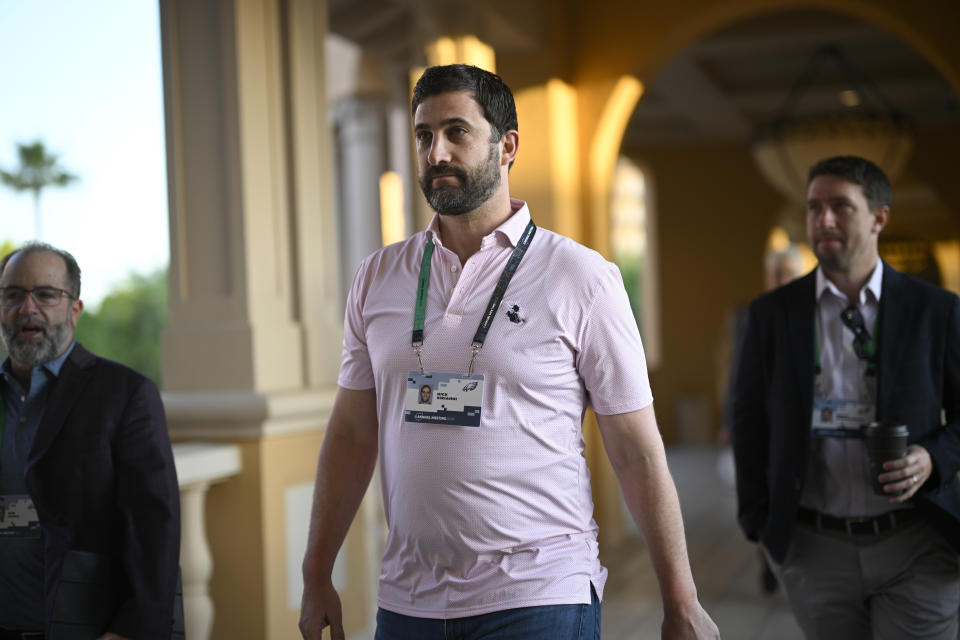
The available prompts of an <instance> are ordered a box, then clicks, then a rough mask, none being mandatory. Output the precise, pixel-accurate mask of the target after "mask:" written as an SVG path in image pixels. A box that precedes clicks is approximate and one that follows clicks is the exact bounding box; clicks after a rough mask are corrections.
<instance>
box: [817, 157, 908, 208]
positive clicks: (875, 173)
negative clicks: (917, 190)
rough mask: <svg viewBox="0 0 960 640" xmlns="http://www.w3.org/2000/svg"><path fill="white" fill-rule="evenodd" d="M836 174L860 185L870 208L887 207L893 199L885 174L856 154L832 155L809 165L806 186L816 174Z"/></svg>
mask: <svg viewBox="0 0 960 640" xmlns="http://www.w3.org/2000/svg"><path fill="white" fill-rule="evenodd" d="M824 175H826V176H837V177H840V178H843V179H844V180H849V181H850V182H853V183H855V184H858V185H860V188H862V189H863V195H864V196H865V197H866V198H867V204H869V205H870V208H871V209H879V208H880V207H889V206H890V204H891V202H892V201H893V189H892V188H891V187H890V180H889V179H888V178H887V174H885V173H884V172H883V170H882V169H881V168H880V167H878V166H877V165H875V164H873V163H872V162H870V161H869V160H866V159H864V158H859V157H857V156H834V157H832V158H827V159H825V160H821V161H820V162H818V163H817V164H815V165H813V166H812V167H810V175H809V176H808V178H807V186H808V187H809V186H810V183H811V182H813V179H814V178H816V177H817V176H824Z"/></svg>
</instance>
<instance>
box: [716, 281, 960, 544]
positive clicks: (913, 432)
mask: <svg viewBox="0 0 960 640" xmlns="http://www.w3.org/2000/svg"><path fill="white" fill-rule="evenodd" d="M881 286H882V288H881V294H880V310H879V325H878V328H877V332H878V334H879V341H878V345H877V346H878V354H877V358H878V368H877V420H878V421H880V422H887V423H893V424H906V425H907V426H908V427H909V429H910V438H909V441H910V443H916V444H919V445H921V446H923V447H924V448H926V449H927V451H929V452H930V456H931V458H932V459H933V474H932V475H931V477H930V479H929V480H928V481H927V482H926V483H925V484H924V485H923V486H922V487H921V488H920V490H919V491H918V492H917V494H916V496H915V497H914V499H913V503H914V504H915V505H916V507H917V508H919V509H920V510H921V511H922V512H923V513H924V514H925V515H926V516H927V518H928V519H929V520H930V521H931V522H932V523H933V524H934V525H935V526H936V527H937V529H938V530H940V531H941V533H943V534H944V536H945V537H946V538H947V540H949V541H951V542H952V543H953V544H954V545H955V546H958V548H960V481H958V480H957V470H958V469H960V299H958V298H957V296H955V295H954V294H952V293H949V292H947V291H945V290H943V289H940V288H939V287H934V286H932V285H929V284H926V283H924V282H922V281H920V280H917V279H916V278H912V277H910V276H906V275H904V274H901V273H899V272H897V271H895V270H894V269H892V268H891V267H890V266H889V265H887V264H886V263H884V265H883V284H882V285H881ZM815 288H816V275H815V272H814V273H810V274H808V275H807V276H805V277H803V278H801V279H799V280H796V281H794V282H792V283H790V284H788V285H785V286H783V287H780V288H779V289H776V290H774V291H771V292H770V293H767V294H764V295H762V296H760V297H759V298H757V299H755V300H754V301H753V302H752V303H751V304H750V308H749V312H748V319H747V330H746V337H745V339H744V344H743V347H742V350H741V352H740V358H739V363H738V366H737V375H736V380H735V383H734V393H733V445H734V454H735V456H736V462H737V498H738V503H739V504H738V516H739V520H740V526H741V527H742V528H743V530H744V532H745V533H746V535H747V537H748V538H750V539H751V540H758V539H759V540H762V541H763V542H764V544H766V546H767V548H768V549H769V550H770V554H771V555H772V556H773V558H774V559H775V560H777V561H782V560H783V558H784V556H785V555H786V552H787V547H788V545H789V542H790V532H791V530H792V528H793V525H794V523H795V521H796V517H797V508H798V506H799V500H800V494H801V492H802V491H803V487H804V482H805V480H806V478H805V475H806V468H807V455H808V451H809V444H810V423H811V417H812V412H813V367H814V365H813V360H814V358H813V341H814V336H813V330H814V309H815ZM941 410H943V411H944V412H945V416H946V424H945V425H944V424H941Z"/></svg>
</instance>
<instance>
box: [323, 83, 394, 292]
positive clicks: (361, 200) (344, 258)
mask: <svg viewBox="0 0 960 640" xmlns="http://www.w3.org/2000/svg"><path fill="white" fill-rule="evenodd" d="M332 115H333V122H334V127H335V129H336V132H337V143H336V155H337V158H338V160H339V162H338V178H339V183H340V184H339V192H338V193H339V205H340V206H339V220H340V246H341V253H340V260H341V262H340V268H341V273H342V277H343V278H345V282H346V283H347V284H346V287H349V283H350V281H351V280H352V279H353V274H354V272H355V271H356V270H357V266H358V265H359V264H360V261H361V260H363V259H364V258H365V257H367V256H368V255H370V254H371V253H373V252H374V251H376V250H377V249H379V248H380V246H381V244H382V239H381V231H380V175H381V174H382V173H383V172H384V171H386V169H387V153H386V142H387V137H386V127H385V123H386V119H385V111H384V103H383V101H382V100H380V99H378V98H360V97H349V98H344V99H342V100H340V101H338V102H337V103H336V104H335V105H334V107H333V110H332ZM346 287H345V288H346Z"/></svg>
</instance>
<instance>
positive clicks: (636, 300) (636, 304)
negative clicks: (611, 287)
mask: <svg viewBox="0 0 960 640" xmlns="http://www.w3.org/2000/svg"><path fill="white" fill-rule="evenodd" d="M617 266H618V267H620V275H621V276H622V277H623V286H624V288H625V289H626V290H627V297H628V298H629V299H630V308H631V309H632V310H633V317H634V318H636V319H637V326H638V327H639V328H640V333H641V335H642V334H643V313H642V310H643V278H644V269H643V258H642V257H640V256H636V257H629V258H621V259H620V260H617Z"/></svg>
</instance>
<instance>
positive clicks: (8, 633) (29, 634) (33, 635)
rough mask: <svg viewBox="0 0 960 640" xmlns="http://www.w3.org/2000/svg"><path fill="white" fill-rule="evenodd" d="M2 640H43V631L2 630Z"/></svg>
mask: <svg viewBox="0 0 960 640" xmlns="http://www.w3.org/2000/svg"><path fill="white" fill-rule="evenodd" d="M0 640H43V631H15V630H13V629H0Z"/></svg>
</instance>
